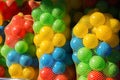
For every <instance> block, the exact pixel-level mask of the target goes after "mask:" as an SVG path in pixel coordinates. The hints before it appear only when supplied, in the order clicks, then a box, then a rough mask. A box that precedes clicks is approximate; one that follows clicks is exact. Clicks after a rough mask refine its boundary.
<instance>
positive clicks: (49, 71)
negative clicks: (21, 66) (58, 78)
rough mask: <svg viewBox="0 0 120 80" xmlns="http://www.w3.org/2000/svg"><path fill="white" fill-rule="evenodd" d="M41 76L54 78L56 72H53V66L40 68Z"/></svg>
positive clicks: (48, 79) (44, 78)
mask: <svg viewBox="0 0 120 80" xmlns="http://www.w3.org/2000/svg"><path fill="white" fill-rule="evenodd" d="M39 76H40V77H41V78H42V79H43V80H54V78H55V74H54V73H53V71H52V69H51V68H48V67H45V68H43V69H41V70H40V73H39Z"/></svg>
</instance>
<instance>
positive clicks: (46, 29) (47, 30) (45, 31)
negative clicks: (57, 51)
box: [39, 26, 54, 40]
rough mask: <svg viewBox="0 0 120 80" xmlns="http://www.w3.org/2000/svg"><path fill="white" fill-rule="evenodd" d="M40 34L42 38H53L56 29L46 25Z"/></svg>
mask: <svg viewBox="0 0 120 80" xmlns="http://www.w3.org/2000/svg"><path fill="white" fill-rule="evenodd" d="M39 35H40V36H39V37H40V39H41V40H51V39H52V37H53V35H54V31H53V30H52V28H51V27H48V26H44V27H42V28H41V30H40V33H39Z"/></svg>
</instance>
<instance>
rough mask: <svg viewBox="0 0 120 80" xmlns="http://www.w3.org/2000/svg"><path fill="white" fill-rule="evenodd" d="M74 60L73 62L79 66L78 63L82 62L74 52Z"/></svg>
mask: <svg viewBox="0 0 120 80" xmlns="http://www.w3.org/2000/svg"><path fill="white" fill-rule="evenodd" d="M72 60H73V62H74V63H76V64H78V63H79V62H80V60H79V59H78V57H77V52H74V53H73V54H72Z"/></svg>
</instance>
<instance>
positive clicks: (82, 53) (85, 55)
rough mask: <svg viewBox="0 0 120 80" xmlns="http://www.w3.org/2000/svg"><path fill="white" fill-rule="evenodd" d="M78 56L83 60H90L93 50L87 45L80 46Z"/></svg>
mask: <svg viewBox="0 0 120 80" xmlns="http://www.w3.org/2000/svg"><path fill="white" fill-rule="evenodd" d="M77 57H78V59H79V60H80V61H82V62H89V60H90V58H91V57H92V51H91V50H90V49H88V48H86V47H83V48H80V49H79V50H78V54H77Z"/></svg>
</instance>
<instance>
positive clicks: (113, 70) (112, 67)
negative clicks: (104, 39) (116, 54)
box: [103, 62, 119, 77]
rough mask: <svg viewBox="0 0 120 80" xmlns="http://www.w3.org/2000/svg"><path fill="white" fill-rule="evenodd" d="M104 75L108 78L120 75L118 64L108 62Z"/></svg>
mask: <svg viewBox="0 0 120 80" xmlns="http://www.w3.org/2000/svg"><path fill="white" fill-rule="evenodd" d="M103 73H104V74H105V75H106V76H107V77H115V76H116V75H117V74H118V73H119V68H118V67H117V65H116V64H114V63H112V62H108V63H107V65H106V67H105V69H104V70H103Z"/></svg>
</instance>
